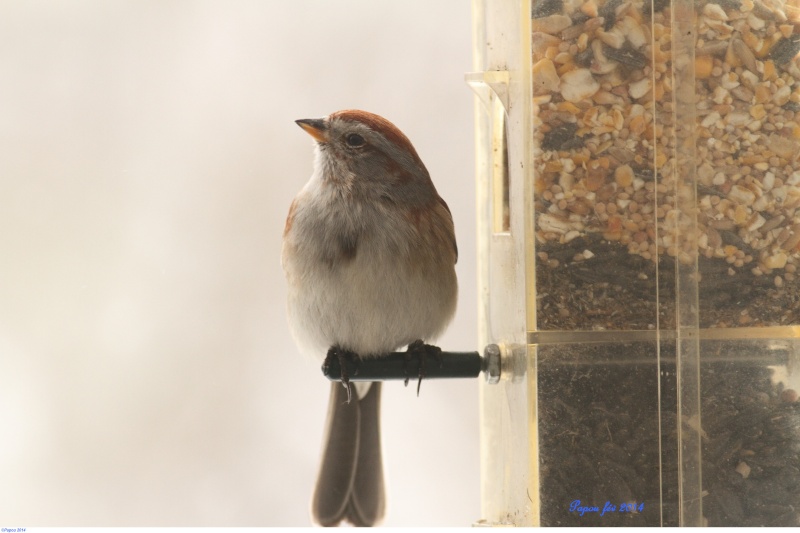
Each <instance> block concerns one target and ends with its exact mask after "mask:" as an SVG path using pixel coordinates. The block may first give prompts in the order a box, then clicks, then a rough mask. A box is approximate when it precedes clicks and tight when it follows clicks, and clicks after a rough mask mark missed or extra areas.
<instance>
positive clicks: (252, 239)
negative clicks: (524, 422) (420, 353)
mask: <svg viewBox="0 0 800 533" xmlns="http://www.w3.org/2000/svg"><path fill="white" fill-rule="evenodd" d="M470 24H471V20H470V3H469V2H468V1H467V0H448V1H445V0H437V1H431V0H403V1H375V0H336V1H327V2H322V1H310V0H282V1H242V0H232V1H222V0H218V1H176V0H151V1H133V0H130V1H106V0H93V1H79V0H71V1H69V2H64V1H60V0H50V1H33V0H26V1H25V2H21V1H19V0H5V1H2V2H0V199H1V201H2V203H0V427H1V428H2V435H1V436H0V480H2V482H0V522H2V523H3V524H4V525H23V526H26V525H27V526H35V525H44V526H46V525H71V526H78V525H87V526H90V525H110V526H128V525H137V526H146V525H166V526H170V525H186V526H203V525H249V526H275V525H307V524H308V523H309V519H308V502H309V499H310V495H311V491H312V485H313V482H314V477H315V475H316V468H317V461H318V456H319V453H320V441H321V433H322V428H323V421H324V415H325V411H326V402H327V396H328V383H327V381H326V380H325V379H324V378H323V377H322V375H321V374H320V371H319V361H311V360H307V359H303V358H302V357H301V356H299V355H298V352H297V350H296V349H295V347H294V344H293V341H292V339H291V338H290V337H289V334H288V332H287V327H286V318H285V313H284V299H285V282H284V278H283V272H282V270H281V267H280V259H279V258H280V241H281V232H282V230H283V223H284V219H285V216H286V212H287V210H288V207H289V204H290V202H291V200H292V198H293V197H294V195H295V194H296V192H297V191H298V190H299V189H300V188H301V187H302V185H303V184H304V182H305V181H306V180H307V178H308V176H309V175H310V173H311V163H312V141H311V139H310V138H309V136H308V135H307V134H305V133H304V132H303V131H302V130H300V129H299V128H298V127H297V126H296V125H295V124H294V120H295V119H298V118H312V117H320V116H323V115H326V114H328V113H330V112H332V111H335V110H338V109H343V108H350V107H356V108H362V109H366V110H369V111H373V112H376V113H379V114H381V115H383V116H385V117H387V118H388V119H389V120H391V121H393V122H394V123H395V124H396V125H397V126H398V127H399V128H400V129H401V130H403V131H404V132H405V133H406V134H407V135H408V136H409V138H410V139H411V140H412V142H413V143H414V145H415V146H416V148H417V151H418V152H419V154H420V156H421V157H422V159H423V161H425V163H426V165H427V167H428V170H429V171H430V173H431V176H432V177H433V180H434V182H435V183H436V185H437V187H438V189H439V192H440V194H441V195H442V197H443V198H445V199H446V200H447V202H448V203H449V204H450V207H451V209H452V212H453V216H454V219H455V223H456V229H457V237H458V245H459V249H460V261H459V264H458V274H459V280H460V285H461V293H460V302H459V308H458V314H457V316H456V318H455V321H454V323H453V324H452V326H451V327H450V329H449V331H448V333H447V334H446V336H445V337H444V338H443V339H441V340H440V344H441V345H442V346H443V347H445V348H446V349H451V350H472V349H477V346H476V342H477V341H476V333H475V322H476V311H475V308H476V294H475V243H474V227H475V222H474V212H475V209H474V200H475V199H474V177H473V176H474V170H473V159H474V158H473V153H474V148H473V134H472V128H473V122H472V120H473V119H472V114H473V113H472V109H473V108H472V103H473V99H472V95H471V93H470V91H469V89H468V88H467V86H466V85H465V83H464V81H463V75H464V73H465V72H467V71H469V70H471V30H470ZM384 398H385V399H384V406H383V408H384V417H383V428H384V454H385V459H386V475H387V478H388V479H387V481H388V484H389V487H388V490H389V509H388V518H387V520H386V522H385V523H386V524H387V525H469V524H470V523H471V522H472V521H473V520H475V519H477V518H479V513H480V510H479V501H478V497H479V479H478V477H479V474H478V421H477V408H478V404H477V382H475V381H473V382H441V381H439V382H435V381H428V382H426V383H423V385H422V393H421V396H420V397H419V398H417V397H416V396H415V393H414V388H413V387H411V386H409V387H408V388H404V387H403V386H402V383H393V384H390V385H389V386H387V387H386V388H385V395H384Z"/></svg>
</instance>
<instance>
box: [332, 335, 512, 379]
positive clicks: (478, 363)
mask: <svg viewBox="0 0 800 533" xmlns="http://www.w3.org/2000/svg"><path fill="white" fill-rule="evenodd" d="M341 362H344V364H345V372H344V375H346V376H347V377H348V379H349V380H350V381H351V382H356V381H388V380H396V379H400V380H406V379H409V378H411V379H416V378H417V376H418V375H419V365H420V359H419V358H418V357H409V354H408V353H407V352H392V353H390V354H388V355H386V356H383V357H373V358H369V359H359V360H357V361H355V360H352V359H349V358H344V359H339V358H336V357H334V358H331V359H330V361H328V364H326V365H323V367H322V373H323V374H324V375H325V377H326V378H328V379H329V380H331V381H341V380H342V368H341V366H340V365H341ZM482 371H485V372H486V376H487V377H486V379H487V381H489V382H490V383H496V382H497V380H499V377H500V349H499V348H498V347H497V345H494V344H490V345H489V346H487V347H486V350H485V353H484V356H483V357H481V354H480V353H479V352H442V353H441V358H438V357H437V358H433V357H428V358H427V359H426V360H425V368H424V373H423V375H424V378H425V379H455V378H476V377H478V376H479V375H480V373H481V372H482Z"/></svg>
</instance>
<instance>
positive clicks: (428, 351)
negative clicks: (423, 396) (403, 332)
mask: <svg viewBox="0 0 800 533" xmlns="http://www.w3.org/2000/svg"><path fill="white" fill-rule="evenodd" d="M414 355H416V356H417V358H419V371H418V373H417V377H418V380H417V396H419V389H420V387H421V386H422V378H424V377H425V376H426V375H427V372H426V368H427V358H428V355H432V356H433V357H434V358H435V359H436V360H437V361H439V365H440V366H441V364H442V349H441V348H439V347H438V346H433V345H432V344H425V343H424V342H422V340H416V341H414V342H412V343H411V344H409V345H408V348H407V349H406V353H405V367H406V368H405V370H406V379H405V381H404V382H403V383H404V384H405V386H406V387H407V386H408V380H409V375H408V364H409V362H410V361H411V357H412V356H414Z"/></svg>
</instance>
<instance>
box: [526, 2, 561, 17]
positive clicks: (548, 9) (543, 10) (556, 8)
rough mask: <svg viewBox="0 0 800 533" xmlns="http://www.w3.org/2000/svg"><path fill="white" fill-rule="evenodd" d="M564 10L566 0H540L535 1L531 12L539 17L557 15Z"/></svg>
mask: <svg viewBox="0 0 800 533" xmlns="http://www.w3.org/2000/svg"><path fill="white" fill-rule="evenodd" d="M563 10H564V0H538V1H534V3H533V8H531V14H532V15H533V18H535V19H538V18H542V17H548V16H550V15H556V14H559V13H561V12H562V11H563Z"/></svg>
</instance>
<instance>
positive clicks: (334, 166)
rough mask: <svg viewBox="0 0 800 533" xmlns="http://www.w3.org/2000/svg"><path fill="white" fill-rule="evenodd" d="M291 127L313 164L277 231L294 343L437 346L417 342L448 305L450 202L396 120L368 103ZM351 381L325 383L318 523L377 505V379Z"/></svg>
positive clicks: (375, 512) (332, 352) (317, 350)
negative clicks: (307, 145)
mask: <svg viewBox="0 0 800 533" xmlns="http://www.w3.org/2000/svg"><path fill="white" fill-rule="evenodd" d="M297 124H298V125H299V126H300V127H301V128H303V129H304V130H305V131H306V132H307V133H308V134H310V135H311V136H312V137H313V138H314V140H315V141H316V147H315V159H314V172H313V174H312V175H311V179H310V180H309V181H308V183H306V185H305V187H303V189H302V190H301V191H300V193H299V194H298V195H297V197H296V198H295V199H294V202H292V206H291V208H290V209H289V216H288V217H287V219H286V228H285V229H284V233H283V252H282V256H281V262H282V264H283V268H284V271H285V273H286V280H287V283H288V293H289V295H288V315H289V325H290V328H291V331H292V335H293V336H294V338H295V341H296V342H297V344H298V345H299V346H300V347H301V349H302V350H303V351H305V352H309V353H313V354H317V355H318V356H320V357H322V356H323V355H325V354H326V353H327V355H328V357H333V356H337V357H343V356H349V357H354V358H370V357H381V356H382V355H385V354H388V353H389V352H393V351H396V350H398V349H399V348H402V347H403V346H408V351H409V352H421V353H420V356H421V357H422V356H424V352H425V349H426V348H433V349H434V350H438V348H435V347H432V346H428V345H426V344H424V342H426V341H430V340H433V339H435V338H436V337H437V336H438V335H439V334H441V333H442V332H443V331H444V329H445V327H446V326H447V324H448V323H449V322H450V319H451V318H452V317H453V313H454V312H455V308H456V300H457V296H458V283H457V281H456V273H455V263H456V260H457V258H458V249H457V247H456V239H455V231H454V228H453V218H452V216H451V214H450V209H449V208H448V207H447V204H446V203H445V201H444V200H442V199H441V198H440V197H439V194H438V193H437V192H436V188H435V187H434V186H433V182H431V178H430V176H429V175H428V171H427V170H426V169H425V165H423V164H422V161H421V160H420V158H419V156H418V155H417V152H416V150H414V147H413V146H412V145H411V142H410V141H409V140H408V138H407V137H406V136H405V135H403V133H402V132H401V131H400V130H399V129H397V127H395V126H394V124H392V123H391V122H389V121H388V120H386V119H385V118H383V117H380V116H378V115H375V114H372V113H368V112H366V111H357V110H346V111H338V112H336V113H333V114H332V115H329V116H327V117H325V118H321V119H303V120H298V121H297ZM434 353H436V352H435V351H434ZM343 377H346V376H343ZM420 377H422V374H421V375H420ZM344 381H346V380H344ZM355 385H356V387H355V389H356V394H355V395H354V396H353V401H349V400H350V384H349V383H345V388H343V387H342V385H341V384H339V383H332V385H331V394H330V403H329V407H328V419H327V429H326V436H325V441H324V444H323V446H324V448H323V454H322V464H321V468H320V473H319V478H318V480H317V484H316V488H315V490H314V496H313V500H312V504H311V511H312V515H313V519H314V521H315V522H316V523H318V524H320V525H323V526H332V525H337V524H339V523H340V522H341V521H343V520H346V521H348V522H350V523H352V524H353V525H356V526H371V525H373V524H375V523H376V522H378V521H380V520H381V518H382V517H383V514H384V509H385V496H384V488H383V466H382V460H381V441H380V423H379V414H380V392H381V384H380V383H377V382H376V383H356V384H355Z"/></svg>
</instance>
